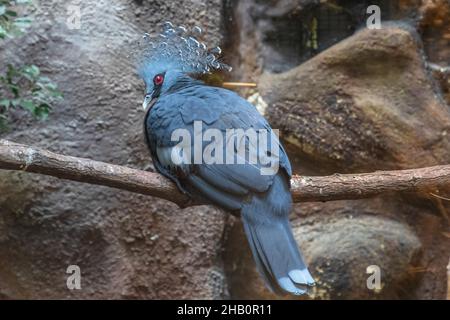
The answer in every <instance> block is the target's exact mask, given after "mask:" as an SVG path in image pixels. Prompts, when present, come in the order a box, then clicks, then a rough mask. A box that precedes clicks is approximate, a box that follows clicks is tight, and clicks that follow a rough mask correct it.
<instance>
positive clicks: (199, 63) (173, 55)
mask: <svg viewBox="0 0 450 320" xmlns="http://www.w3.org/2000/svg"><path fill="white" fill-rule="evenodd" d="M201 33H202V31H201V29H200V28H199V27H194V28H193V29H192V30H189V31H188V30H187V29H186V28H185V27H183V26H179V27H174V26H173V24H172V23H170V22H166V23H165V24H164V25H163V31H162V32H161V33H160V34H158V35H157V36H150V35H149V34H145V35H144V39H143V43H142V45H141V49H142V50H141V52H140V54H139V58H138V73H139V76H140V77H141V78H142V79H143V80H144V82H145V86H146V90H145V97H144V103H143V107H144V110H146V109H147V108H148V107H149V106H151V105H152V104H153V103H154V102H155V101H156V99H157V98H158V97H160V96H162V95H164V94H167V93H169V92H171V91H172V90H175V89H176V88H179V87H180V86H183V85H185V84H187V83H189V82H190V81H193V79H192V78H191V77H190V76H195V75H198V74H205V73H209V72H210V71H211V70H214V69H216V70H218V69H226V70H229V71H231V67H229V66H228V65H226V64H224V63H222V62H220V61H219V58H218V56H219V55H220V54H221V49H220V48H219V47H215V48H212V49H208V47H207V45H206V44H205V43H203V42H201V41H199V40H198V38H197V37H200V36H201Z"/></svg>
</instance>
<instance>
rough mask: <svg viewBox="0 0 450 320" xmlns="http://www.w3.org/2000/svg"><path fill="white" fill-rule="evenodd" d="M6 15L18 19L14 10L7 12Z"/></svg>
mask: <svg viewBox="0 0 450 320" xmlns="http://www.w3.org/2000/svg"><path fill="white" fill-rule="evenodd" d="M5 14H6V15H8V16H10V17H17V12H15V11H14V10H6V12H5Z"/></svg>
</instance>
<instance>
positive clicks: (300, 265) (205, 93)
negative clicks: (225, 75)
mask: <svg viewBox="0 0 450 320" xmlns="http://www.w3.org/2000/svg"><path fill="white" fill-rule="evenodd" d="M200 33H201V30H200V28H198V27H195V28H194V29H193V30H192V31H188V30H186V28H184V27H177V28H175V27H173V25H172V24H171V23H168V22H167V23H165V25H164V29H163V32H162V33H161V34H159V35H158V36H157V37H151V36H149V35H145V36H144V39H145V41H144V42H145V50H144V52H143V54H141V58H140V60H139V63H138V72H139V74H140V76H141V78H142V79H143V80H144V82H145V84H146V94H145V98H144V103H143V107H144V110H146V116H145V123H144V129H145V136H146V142H147V144H148V147H149V149H150V153H151V156H152V160H153V163H154V166H155V168H156V169H157V170H158V172H160V173H161V174H163V175H164V176H166V177H168V178H169V179H171V180H172V181H174V182H175V183H176V184H177V186H178V188H179V189H180V190H181V191H182V192H184V193H186V194H188V195H189V196H190V197H192V198H194V199H201V200H202V201H208V202H210V203H213V204H215V205H218V206H220V207H222V208H224V209H226V210H228V211H230V212H232V213H239V214H240V216H241V219H242V222H243V226H244V230H245V234H246V236H247V239H248V243H249V245H250V248H251V251H252V253H253V257H254V260H255V263H256V267H257V269H258V271H259V272H260V274H261V275H262V277H263V278H264V280H265V282H266V284H267V286H268V287H269V288H270V289H272V291H274V292H276V293H290V294H296V295H300V294H305V293H307V289H308V287H309V286H313V285H314V280H313V278H312V276H311V275H310V273H309V271H308V269H307V267H306V265H305V262H304V260H303V258H302V255H301V253H300V251H299V249H298V246H297V243H296V241H295V239H294V236H293V234H292V230H291V227H290V223H289V213H290V211H291V207H292V198H291V193H290V177H291V174H292V171H291V165H290V163H289V159H288V157H287V155H286V152H285V150H284V149H283V147H282V145H281V143H280V142H279V141H278V138H277V137H276V136H274V134H273V132H272V129H271V128H270V126H269V124H268V122H267V121H266V120H265V119H264V118H263V117H262V116H261V115H260V114H259V113H258V111H257V110H256V108H255V107H254V106H253V105H252V104H250V103H249V102H247V101H246V100H245V99H243V98H241V97H240V96H239V95H237V94H236V93H234V92H232V91H229V90H226V89H223V88H218V87H211V86H207V85H205V83H203V82H201V81H199V80H196V79H194V78H193V77H191V75H196V74H200V73H207V72H210V70H213V69H222V68H227V67H228V66H226V65H225V64H223V63H221V62H219V61H218V55H220V49H219V48H218V47H216V48H214V49H211V50H208V49H207V46H206V45H205V44H204V43H202V42H200V41H199V40H197V38H196V36H195V34H197V35H198V34H200ZM199 121H201V124H202V127H201V130H202V132H206V131H207V130H208V129H216V131H215V132H217V130H218V131H219V132H221V133H223V135H224V136H226V131H227V129H228V130H229V129H243V130H247V129H250V128H252V129H254V130H261V131H263V130H266V132H268V133H269V135H270V137H271V139H272V140H270V141H273V142H272V146H273V144H275V147H276V148H277V149H276V151H277V152H275V153H276V154H277V155H274V154H271V153H270V152H266V151H264V152H265V154H264V155H261V154H255V153H258V152H262V151H261V149H258V148H250V147H249V145H248V144H246V146H245V151H244V154H245V155H247V156H249V155H253V156H255V155H256V156H261V159H262V158H263V157H264V156H265V157H266V158H267V157H268V158H270V159H272V160H273V161H276V162H277V165H278V166H279V170H278V171H274V173H273V174H262V171H261V169H262V168H263V166H264V164H263V163H261V161H256V163H255V161H253V162H252V161H250V160H249V159H248V158H247V157H244V159H243V160H242V159H241V160H242V161H243V162H238V163H228V162H226V163H225V164H221V163H205V162H201V163H198V162H196V161H192V160H193V159H192V158H193V157H194V156H193V154H189V153H187V152H186V153H184V154H183V153H182V152H180V150H178V149H179V148H180V144H179V140H176V141H174V139H173V133H174V132H175V131H176V130H177V129H183V130H185V131H186V132H188V133H190V134H191V135H192V136H195V134H196V132H195V128H194V127H195V122H199ZM194 140H195V139H191V140H188V144H190V146H191V147H192V150H194V149H195V147H196V146H194V145H193V144H194ZM233 143H235V142H233ZM269 144H270V143H269ZM205 146H206V144H205V143H203V142H202V144H201V151H204V149H205ZM177 148H178V149H177ZM229 149H230V148H224V149H223V151H224V152H227V151H228V152H230V151H229ZM231 150H232V152H234V153H236V154H234V155H233V156H234V157H239V153H238V150H237V149H236V146H235V145H233V147H232V148H231ZM264 150H266V149H264ZM192 153H194V152H192ZM240 155H241V158H242V154H240ZM177 157H181V160H189V161H180V159H177ZM186 157H187V158H188V159H186ZM258 159H259V158H258Z"/></svg>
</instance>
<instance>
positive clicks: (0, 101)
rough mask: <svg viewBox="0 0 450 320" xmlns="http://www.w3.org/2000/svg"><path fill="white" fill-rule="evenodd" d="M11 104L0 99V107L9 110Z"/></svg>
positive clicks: (6, 100)
mask: <svg viewBox="0 0 450 320" xmlns="http://www.w3.org/2000/svg"><path fill="white" fill-rule="evenodd" d="M10 104H11V101H10V100H8V99H2V100H0V106H3V107H5V108H6V109H8V108H9V105H10Z"/></svg>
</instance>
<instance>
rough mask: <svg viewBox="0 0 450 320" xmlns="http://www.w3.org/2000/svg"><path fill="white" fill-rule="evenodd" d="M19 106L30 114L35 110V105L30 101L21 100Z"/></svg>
mask: <svg viewBox="0 0 450 320" xmlns="http://www.w3.org/2000/svg"><path fill="white" fill-rule="evenodd" d="M20 105H21V106H22V108H24V109H26V110H28V111H31V112H32V113H34V112H35V110H36V105H35V104H34V102H33V101H31V100H22V101H21V102H20Z"/></svg>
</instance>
